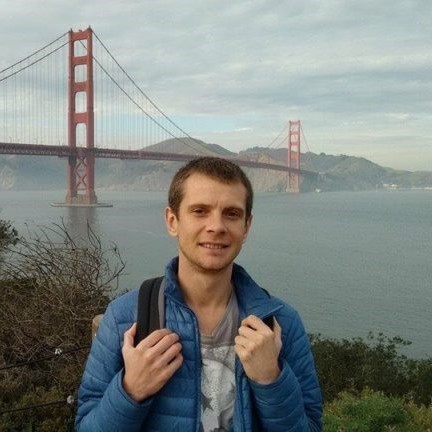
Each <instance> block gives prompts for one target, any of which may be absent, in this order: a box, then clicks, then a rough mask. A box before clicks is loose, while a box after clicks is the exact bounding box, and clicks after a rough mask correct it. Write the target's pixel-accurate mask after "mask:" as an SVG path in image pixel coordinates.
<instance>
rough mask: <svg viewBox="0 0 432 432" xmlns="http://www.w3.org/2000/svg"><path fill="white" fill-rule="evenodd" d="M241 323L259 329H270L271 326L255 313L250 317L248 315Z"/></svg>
mask: <svg viewBox="0 0 432 432" xmlns="http://www.w3.org/2000/svg"><path fill="white" fill-rule="evenodd" d="M241 325H242V326H246V327H249V328H251V329H253V330H258V331H267V330H269V327H268V326H267V325H266V324H265V323H264V321H262V320H261V319H260V318H258V317H256V316H255V315H249V316H248V317H246V318H245V319H244V320H243V321H242V322H241ZM270 330H271V329H270Z"/></svg>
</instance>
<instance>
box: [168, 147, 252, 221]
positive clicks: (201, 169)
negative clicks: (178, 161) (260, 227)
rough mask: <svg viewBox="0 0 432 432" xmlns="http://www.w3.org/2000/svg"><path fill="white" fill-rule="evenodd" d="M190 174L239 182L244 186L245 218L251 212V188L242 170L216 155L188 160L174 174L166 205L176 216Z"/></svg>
mask: <svg viewBox="0 0 432 432" xmlns="http://www.w3.org/2000/svg"><path fill="white" fill-rule="evenodd" d="M192 174H203V175H205V176H207V177H211V178H213V179H215V180H218V181H220V182H222V183H227V184H232V183H241V184H242V185H243V186H244V187H245V188H246V220H248V219H249V217H250V216H251V214H252V205H253V189H252V185H251V182H250V180H249V179H248V178H247V176H246V174H245V173H244V171H243V170H242V169H241V168H240V167H239V166H238V165H237V164H235V163H234V162H231V161H229V160H226V159H222V158H218V157H210V156H205V157H200V158H197V159H193V160H191V161H190V162H188V163H187V164H186V165H185V166H183V167H182V168H180V169H179V170H178V171H177V172H176V174H175V175H174V177H173V179H172V181H171V186H170V188H169V192H168V205H169V207H170V208H171V210H172V211H173V212H174V213H175V214H176V215H177V216H178V211H179V208H180V204H181V202H182V199H183V195H184V190H183V189H184V187H183V186H184V182H185V181H186V180H187V179H188V178H189V177H190V176H191V175H192Z"/></svg>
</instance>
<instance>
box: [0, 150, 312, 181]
mask: <svg viewBox="0 0 432 432" xmlns="http://www.w3.org/2000/svg"><path fill="white" fill-rule="evenodd" d="M90 153H93V154H94V156H95V157H98V158H111V159H142V160H161V161H179V162H187V161H190V160H192V159H195V158H196V157H199V156H200V155H192V154H180V153H162V152H153V151H146V150H116V149H104V148H94V149H88V148H86V147H76V148H75V149H73V148H70V147H68V146H57V145H44V144H18V143H4V142H0V154H15V155H33V156H58V157H69V156H76V157H80V158H82V157H85V156H87V155H88V154H90ZM221 157H222V156H221ZM225 159H228V160H230V161H232V162H235V163H237V164H238V165H240V166H245V167H251V168H263V169H269V170H275V171H286V172H292V173H295V174H300V175H302V176H308V177H314V176H317V175H318V173H316V172H314V171H307V170H302V169H296V168H289V167H287V166H284V165H277V164H270V163H265V162H255V161H248V160H243V159H239V158H236V157H225Z"/></svg>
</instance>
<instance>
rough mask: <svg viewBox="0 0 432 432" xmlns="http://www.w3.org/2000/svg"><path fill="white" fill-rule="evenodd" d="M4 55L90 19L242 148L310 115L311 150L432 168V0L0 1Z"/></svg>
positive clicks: (226, 142)
mask: <svg viewBox="0 0 432 432" xmlns="http://www.w3.org/2000/svg"><path fill="white" fill-rule="evenodd" d="M0 7H1V10H2V14H1V16H0V28H1V37H2V56H1V57H2V58H1V59H0V67H6V66H8V65H10V64H11V63H13V62H15V61H16V60H17V59H19V58H21V57H23V56H25V55H27V54H28V53H30V52H32V51H33V50H35V49H37V48H39V47H41V46H42V45H43V44H45V43H46V42H49V41H51V40H53V39H54V38H56V37H57V36H59V35H61V34H63V33H64V32H66V31H67V30H69V29H70V28H73V29H74V30H78V29H80V28H81V29H83V28H86V27H87V26H88V25H91V26H92V27H93V29H94V30H95V32H96V33H97V34H98V36H99V37H100V38H101V39H102V40H103V42H104V43H105V45H106V46H107V47H108V48H109V49H110V51H111V52H112V53H113V54H114V55H115V56H116V58H117V59H118V60H119V61H120V63H121V64H122V65H123V66H124V68H125V69H126V70H127V71H128V73H129V74H130V75H131V76H132V77H133V78H134V79H135V80H136V82H138V83H139V84H140V86H142V88H143V90H144V91H145V92H146V93H147V94H148V95H149V96H150V97H151V98H152V99H153V100H154V101H155V102H156V103H157V104H158V105H159V106H160V107H161V108H162V109H163V110H164V111H165V112H166V113H167V114H168V115H170V116H172V117H173V118H174V119H175V120H176V121H178V123H179V124H180V126H181V127H182V128H183V129H185V130H186V131H187V132H188V133H189V134H190V135H193V136H196V137H198V138H200V139H202V140H204V141H206V142H209V143H217V144H220V145H223V146H225V147H227V148H229V149H230V150H232V151H238V150H240V149H243V148H247V147H251V146H255V145H263V146H266V145H268V144H270V142H271V141H272V140H273V138H274V137H275V136H276V135H277V134H278V133H279V132H280V130H281V128H282V127H283V125H284V124H285V123H287V121H288V120H290V119H291V120H295V119H301V120H302V124H303V130H304V132H305V135H306V137H307V141H308V145H309V148H310V150H311V151H313V152H318V153H319V152H325V153H329V154H341V153H343V154H349V155H355V156H363V157H366V158H368V159H370V160H372V161H374V162H377V163H379V164H381V165H384V166H390V167H394V168H401V169H409V170H432V49H431V46H432V44H431V42H432V25H431V22H432V2H431V1H429V0H379V1H376V0H375V1H370V0H363V1H353V0H346V1H342V0H326V1H324V0H322V1H318V0H301V1H300V0H293V1H288V0H286V1H276V0H267V1H263V0H251V1H235V0H230V1H226V0H218V1H213V0H202V1H197V0H194V1H191V0H183V1H178V0H177V1H174V0H152V1H149V0H140V1H119V0H117V1H111V0H105V1H100V0H93V1H92V2H89V1H87V0H85V1H84V0H76V1H75V2H73V3H70V2H66V1H64V0H47V1H43V2H42V1H40V0H33V1H32V0H27V1H25V2H24V1H22V0H16V1H14V2H10V1H6V0H0Z"/></svg>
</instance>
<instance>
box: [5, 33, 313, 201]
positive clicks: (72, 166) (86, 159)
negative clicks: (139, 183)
mask: <svg viewBox="0 0 432 432" xmlns="http://www.w3.org/2000/svg"><path fill="white" fill-rule="evenodd" d="M66 77H67V79H66ZM0 113H1V114H0V123H2V128H1V130H0V154H14V155H39V156H57V157H64V158H66V159H67V193H66V199H65V203H64V205H67V206H97V205H99V204H98V200H97V197H96V193H95V159H96V158H116V159H143V160H162V161H188V160H191V159H193V158H196V157H197V156H199V155H216V156H219V157H225V158H227V159H230V160H232V161H233V162H235V163H237V164H239V165H241V166H246V167H252V168H263V169H270V170H276V171H284V172H286V173H287V187H286V189H287V191H289V192H295V193H298V192H299V191H300V184H301V179H302V178H303V177H307V176H309V177H313V176H316V175H317V173H315V172H313V171H308V170H303V169H301V168H300V137H301V132H302V129H301V123H300V120H296V121H289V122H288V132H287V136H286V145H287V150H288V157H287V160H286V164H284V165H282V164H276V163H265V162H260V161H256V160H246V159H242V158H240V157H238V156H221V155H220V154H216V153H215V152H214V151H212V150H211V148H210V147H209V146H206V145H205V144H203V143H202V142H201V141H199V140H197V139H195V138H193V137H192V136H190V135H189V134H188V133H187V132H185V131H184V130H183V129H182V128H181V127H180V126H179V125H177V124H176V123H175V122H174V121H173V120H172V119H171V118H170V117H168V116H167V115H166V114H165V113H164V112H163V111H162V109H160V108H159V107H158V106H157V105H156V104H155V103H154V102H153V101H152V100H151V99H150V98H149V97H148V96H147V95H146V94H145V93H144V91H143V90H142V89H141V88H140V87H139V86H138V85H137V84H136V82H135V81H134V80H133V79H132V78H131V77H130V75H129V74H128V73H127V72H126V71H125V70H124V69H123V67H122V66H121V65H120V64H119V63H118V61H117V60H116V59H115V58H114V56H113V55H112V54H111V53H110V51H109V50H108V49H107V47H106V46H105V45H104V44H103V42H102V41H101V40H100V39H99V37H98V36H97V35H96V33H94V31H93V30H92V29H91V28H90V27H89V28H87V29H86V30H80V31H76V32H75V31H72V30H70V31H69V32H67V33H65V34H63V35H62V36H60V37H59V38H57V39H55V40H54V41H52V42H50V43H49V44H47V45H45V46H44V47H42V48H41V49H39V50H37V51H35V52H33V53H32V54H30V55H29V56H27V57H25V58H24V59H22V60H20V61H18V62H16V63H14V64H13V65H11V66H9V67H7V68H5V69H3V70H1V71H0ZM173 139H174V142H176V143H181V144H182V149H183V150H182V151H181V152H179V151H177V152H172V151H170V146H168V145H167V146H166V147H168V148H166V149H163V148H162V149H161V145H160V143H163V142H164V141H167V140H169V141H171V142H172V140H173Z"/></svg>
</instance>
